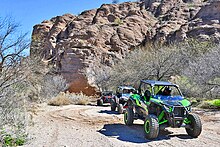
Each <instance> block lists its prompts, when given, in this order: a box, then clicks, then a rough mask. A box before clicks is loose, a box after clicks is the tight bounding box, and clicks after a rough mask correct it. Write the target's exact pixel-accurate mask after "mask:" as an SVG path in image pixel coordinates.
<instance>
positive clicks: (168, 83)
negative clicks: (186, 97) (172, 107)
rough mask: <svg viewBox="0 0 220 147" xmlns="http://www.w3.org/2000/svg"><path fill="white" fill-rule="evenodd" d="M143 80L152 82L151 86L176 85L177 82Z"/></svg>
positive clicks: (147, 82) (148, 82)
mask: <svg viewBox="0 0 220 147" xmlns="http://www.w3.org/2000/svg"><path fill="white" fill-rule="evenodd" d="M141 82H143V83H146V84H150V85H151V86H155V85H160V86H176V87H178V86H177V85H176V84H173V83H170V82H166V81H155V80H141Z"/></svg>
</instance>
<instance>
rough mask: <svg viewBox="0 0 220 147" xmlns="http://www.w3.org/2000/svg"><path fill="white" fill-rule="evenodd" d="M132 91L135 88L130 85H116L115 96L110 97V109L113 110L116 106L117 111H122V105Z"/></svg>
mask: <svg viewBox="0 0 220 147" xmlns="http://www.w3.org/2000/svg"><path fill="white" fill-rule="evenodd" d="M134 91H135V88H134V87H132V86H118V88H117V90H116V95H115V97H114V98H113V99H111V110H112V111H115V110H116V108H117V111H118V113H120V114H121V113H123V112H124V110H125V109H124V106H125V104H126V102H127V100H128V99H129V97H130V95H131V94H133V93H134Z"/></svg>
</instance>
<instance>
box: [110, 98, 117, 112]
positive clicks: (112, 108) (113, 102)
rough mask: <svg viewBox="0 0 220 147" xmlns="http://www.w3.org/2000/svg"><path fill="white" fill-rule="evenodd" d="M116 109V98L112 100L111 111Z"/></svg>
mask: <svg viewBox="0 0 220 147" xmlns="http://www.w3.org/2000/svg"><path fill="white" fill-rule="evenodd" d="M115 109H116V103H115V100H114V99H112V100H111V111H115Z"/></svg>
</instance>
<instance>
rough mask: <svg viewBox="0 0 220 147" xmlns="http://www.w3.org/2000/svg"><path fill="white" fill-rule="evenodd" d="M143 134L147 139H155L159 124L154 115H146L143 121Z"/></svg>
mask: <svg viewBox="0 0 220 147" xmlns="http://www.w3.org/2000/svg"><path fill="white" fill-rule="evenodd" d="M144 132H145V135H146V138H147V139H155V138H157V137H158V134H159V124H158V121H157V119H156V116H154V115H148V116H147V117H146V119H145V121H144Z"/></svg>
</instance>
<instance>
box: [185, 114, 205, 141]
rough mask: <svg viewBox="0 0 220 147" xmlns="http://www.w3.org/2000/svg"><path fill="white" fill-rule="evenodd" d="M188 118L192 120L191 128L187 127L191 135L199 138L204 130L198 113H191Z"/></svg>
mask: <svg viewBox="0 0 220 147" xmlns="http://www.w3.org/2000/svg"><path fill="white" fill-rule="evenodd" d="M188 120H189V121H190V123H189V125H190V128H186V132H187V134H188V135H189V136H191V137H193V138H197V137H198V136H199V135H200V134H201V132H202V123H201V120H200V118H199V116H198V115H197V114H189V116H188Z"/></svg>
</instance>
